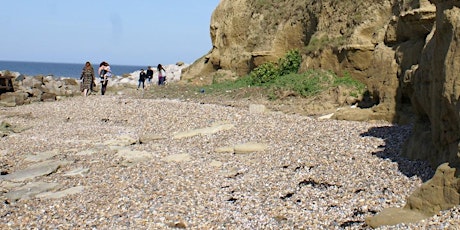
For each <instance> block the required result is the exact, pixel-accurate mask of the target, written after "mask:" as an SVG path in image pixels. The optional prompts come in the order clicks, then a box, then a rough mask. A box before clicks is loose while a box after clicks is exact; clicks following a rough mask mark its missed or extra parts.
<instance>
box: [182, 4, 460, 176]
mask: <svg viewBox="0 0 460 230" xmlns="http://www.w3.org/2000/svg"><path fill="white" fill-rule="evenodd" d="M459 4H460V3H458V1H452V0H451V1H448V0H443V1H441V0H432V1H428V0H417V1H390V0H379V1H374V2H366V1H332V0H325V1H313V0H310V1H282V2H280V1H253V0H237V1H230V0H222V1H221V2H220V4H219V6H218V7H217V8H216V10H215V11H214V13H213V15H212V18H211V25H210V31H211V40H212V44H213V47H212V49H211V50H210V52H209V53H208V54H206V55H204V56H203V57H202V58H200V59H199V60H197V61H196V62H195V63H193V64H192V65H191V66H190V67H188V68H186V69H184V71H183V75H182V76H183V79H187V80H188V81H189V82H195V83H197V84H199V83H201V84H205V83H209V82H210V81H211V80H210V79H212V78H213V74H216V72H217V71H223V70H225V71H232V72H234V73H235V74H236V75H239V76H242V75H245V74H247V73H249V72H250V71H251V70H252V69H254V68H255V67H256V66H258V65H260V64H261V63H264V62H267V61H276V60H277V59H279V58H280V57H282V56H283V55H284V54H285V53H286V52H287V51H289V50H291V49H298V50H300V51H301V53H302V55H303V63H302V66H301V71H306V70H307V69H312V68H321V69H326V70H332V71H335V72H336V73H338V74H339V75H340V74H343V73H345V72H348V73H350V75H351V76H353V77H354V78H355V79H357V80H360V81H361V82H363V83H365V84H366V86H367V92H366V94H365V95H366V97H364V98H363V100H366V102H367V103H366V104H367V105H366V106H363V105H361V104H358V107H361V108H367V109H366V111H364V110H361V113H359V114H358V115H357V111H359V110H358V109H355V110H353V111H351V110H341V111H338V112H337V113H336V114H335V115H334V116H333V117H335V118H337V119H347V118H348V117H360V119H361V120H382V119H383V120H387V121H391V122H395V123H398V122H401V123H407V122H415V125H414V132H413V135H412V138H410V140H409V141H408V142H407V145H406V147H405V150H404V155H405V156H408V157H410V158H414V159H422V160H429V161H430V162H431V163H432V165H433V167H437V166H438V165H439V164H441V163H444V162H449V163H450V165H451V166H453V167H456V168H459V167H460V159H459V154H458V152H459V148H460V147H459V140H460V116H459V106H458V104H459V97H460V95H459V89H458V88H459V84H458V80H457V74H456V73H458V72H460V71H459V68H460V67H459V64H458V62H457V61H456V60H457V59H458V56H459V53H460V51H458V50H459V49H458V45H457V44H458V43H457V41H458V37H459V35H458V34H459V32H458V20H457V18H458V15H459V8H458V5H459ZM411 113H414V114H415V116H413V115H410V114H411ZM407 114H409V115H407ZM457 173H458V172H457Z"/></svg>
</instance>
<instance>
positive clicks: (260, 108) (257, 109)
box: [249, 104, 267, 114]
mask: <svg viewBox="0 0 460 230" xmlns="http://www.w3.org/2000/svg"><path fill="white" fill-rule="evenodd" d="M266 112H267V107H265V105H260V104H259V105H256V104H250V105H249V113H251V114H263V113H266Z"/></svg>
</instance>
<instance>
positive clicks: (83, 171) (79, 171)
mask: <svg viewBox="0 0 460 230" xmlns="http://www.w3.org/2000/svg"><path fill="white" fill-rule="evenodd" d="M88 172H89V168H81V167H80V168H76V169H74V170H71V171H69V172H66V173H65V174H64V176H70V177H73V176H84V174H86V173H88Z"/></svg>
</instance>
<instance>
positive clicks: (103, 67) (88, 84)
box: [80, 61, 112, 96]
mask: <svg viewBox="0 0 460 230" xmlns="http://www.w3.org/2000/svg"><path fill="white" fill-rule="evenodd" d="M97 74H98V75H99V78H100V80H101V94H102V95H104V94H105V91H106V90H107V83H108V81H109V77H111V76H112V71H111V70H110V65H109V63H107V62H105V61H103V62H101V64H99V69H98V70H97ZM80 79H81V85H80V90H81V94H82V95H83V96H87V95H89V94H90V93H91V92H92V91H94V87H96V77H95V74H94V69H93V65H91V62H89V61H87V62H86V63H85V66H84V67H83V70H82V72H81V77H80Z"/></svg>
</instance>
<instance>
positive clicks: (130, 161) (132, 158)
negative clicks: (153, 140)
mask: <svg viewBox="0 0 460 230" xmlns="http://www.w3.org/2000/svg"><path fill="white" fill-rule="evenodd" d="M117 157H121V158H123V159H124V161H123V163H122V164H124V165H126V166H130V165H134V164H137V163H139V162H145V161H148V160H150V159H151V158H152V154H151V153H149V152H146V151H134V150H131V149H128V148H122V149H119V150H118V151H117Z"/></svg>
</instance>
